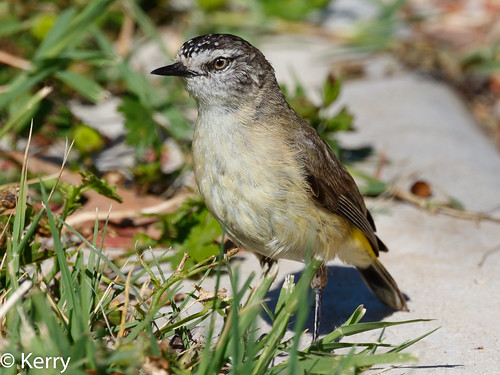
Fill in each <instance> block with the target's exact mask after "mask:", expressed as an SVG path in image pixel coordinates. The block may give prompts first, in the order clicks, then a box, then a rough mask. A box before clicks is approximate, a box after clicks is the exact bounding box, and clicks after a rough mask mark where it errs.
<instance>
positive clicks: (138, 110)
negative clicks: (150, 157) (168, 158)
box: [118, 96, 161, 155]
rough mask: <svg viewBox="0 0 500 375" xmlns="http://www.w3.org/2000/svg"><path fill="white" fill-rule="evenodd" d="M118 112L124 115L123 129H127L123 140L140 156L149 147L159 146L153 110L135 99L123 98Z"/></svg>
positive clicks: (158, 134) (157, 128)
mask: <svg viewBox="0 0 500 375" xmlns="http://www.w3.org/2000/svg"><path fill="white" fill-rule="evenodd" d="M118 111H120V112H121V113H123V114H124V115H125V127H126V128H127V129H128V133H127V135H126V138H125V140H126V141H127V143H128V144H129V145H131V146H134V148H135V150H136V152H137V153H138V154H139V155H142V154H143V153H144V151H146V149H147V148H149V147H154V148H156V149H157V148H159V147H160V145H161V140H160V133H159V126H158V124H157V123H156V122H155V121H154V120H153V110H152V109H151V108H150V107H147V106H146V105H144V104H142V102H141V101H140V100H138V99H137V98H136V97H132V96H127V97H125V98H123V102H122V105H120V106H119V107H118Z"/></svg>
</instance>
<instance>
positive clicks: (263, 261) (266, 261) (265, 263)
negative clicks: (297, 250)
mask: <svg viewBox="0 0 500 375" xmlns="http://www.w3.org/2000/svg"><path fill="white" fill-rule="evenodd" d="M255 255H256V256H257V258H259V262H260V266H261V267H262V271H264V273H267V272H269V270H270V269H271V266H272V265H273V264H274V263H276V260H275V259H271V258H268V257H265V256H263V255H260V254H255Z"/></svg>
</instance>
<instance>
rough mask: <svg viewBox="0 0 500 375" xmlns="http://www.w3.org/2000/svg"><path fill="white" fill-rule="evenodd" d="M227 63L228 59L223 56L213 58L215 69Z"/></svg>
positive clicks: (219, 68)
mask: <svg viewBox="0 0 500 375" xmlns="http://www.w3.org/2000/svg"><path fill="white" fill-rule="evenodd" d="M227 64H228V60H227V59H226V58H225V57H217V58H216V59H215V60H214V68H215V69H217V70H222V69H224V68H225V67H226V66H227Z"/></svg>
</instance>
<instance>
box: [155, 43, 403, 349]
mask: <svg viewBox="0 0 500 375" xmlns="http://www.w3.org/2000/svg"><path fill="white" fill-rule="evenodd" d="M151 74H155V75H161V76H178V77H181V78H182V79H183V80H184V81H185V85H186V89H187V91H188V92H189V94H190V95H191V96H192V97H193V98H194V99H195V101H196V102H197V107H198V117H197V120H196V124H195V129H194V135H193V142H192V155H193V169H194V175H195V180H196V183H197V186H198V189H199V191H200V193H201V195H202V197H203V199H204V201H205V204H206V206H207V208H208V210H209V211H210V212H211V213H212V215H213V216H214V217H215V218H216V219H217V220H218V221H219V223H220V224H221V225H223V226H224V228H225V231H226V234H227V235H228V237H229V238H230V239H231V240H232V241H233V242H234V243H235V244H236V245H237V246H238V247H240V248H244V249H246V250H248V251H251V252H254V253H256V254H257V255H258V256H259V257H260V259H261V263H263V264H266V262H268V263H273V262H275V261H277V260H278V259H290V260H295V261H299V262H306V261H307V259H306V254H307V253H308V249H310V251H309V252H311V251H312V255H313V256H314V257H315V258H317V259H319V260H320V261H321V262H322V263H321V266H320V267H319V268H318V270H317V272H316V275H315V276H314V278H313V280H312V282H311V288H312V289H313V291H314V295H315V298H314V321H313V332H312V339H313V341H316V340H317V339H318V337H319V327H320V312H321V304H322V296H323V290H324V288H325V285H326V284H327V279H328V278H327V272H326V263H327V262H328V261H330V260H332V259H334V258H335V257H338V258H339V259H340V260H341V261H343V262H344V263H347V264H350V265H353V266H355V267H356V268H357V269H358V270H359V272H360V274H361V276H362V278H363V279H364V281H365V282H366V284H367V285H368V287H369V288H370V289H371V290H372V292H373V293H374V294H375V295H376V296H377V297H378V299H379V300H380V301H381V302H383V303H384V304H386V305H388V306H390V307H392V308H394V309H396V310H408V308H407V305H406V301H405V298H404V297H403V295H402V293H401V291H400V290H399V288H398V286H397V284H396V282H395V281H394V279H393V278H392V276H391V275H390V274H389V272H388V271H387V270H386V269H385V267H384V266H383V265H382V263H381V262H380V260H379V259H378V256H379V252H380V251H388V249H387V247H386V246H385V244H384V243H383V242H382V241H381V240H380V239H379V238H378V237H377V235H376V234H375V231H376V227H375V222H374V220H373V218H372V215H371V214H370V212H369V211H368V209H367V208H366V205H365V203H364V200H363V197H362V196H361V193H360V191H359V189H358V187H357V185H356V183H355V181H354V179H353V178H352V176H351V175H350V174H349V172H348V171H347V170H346V168H345V167H344V166H343V165H342V164H341V162H340V161H339V159H338V158H337V157H336V155H335V154H334V152H333V151H332V149H331V148H330V146H329V145H328V143H327V142H326V141H325V140H324V139H323V138H322V137H321V136H320V135H319V134H318V132H317V131H316V130H315V129H314V128H313V127H312V126H311V125H310V124H309V123H308V122H307V121H306V120H304V119H303V118H302V117H300V116H299V115H298V114H297V113H296V112H295V111H294V110H293V109H292V108H291V107H290V105H289V104H288V103H287V101H286V98H285V95H284V93H283V91H282V90H281V88H280V86H279V84H278V82H277V79H276V76H275V71H274V68H273V66H272V65H271V63H270V62H269V61H268V60H267V59H266V57H265V56H264V55H263V53H262V52H261V51H260V50H259V49H258V48H256V47H254V46H253V45H252V44H250V43H249V42H248V41H246V40H244V39H243V38H241V37H239V36H236V35H232V34H207V35H201V36H197V37H194V38H192V39H190V40H188V41H186V42H185V43H184V44H183V45H182V46H181V47H180V49H179V51H178V53H177V55H176V56H175V58H174V61H173V63H172V64H170V65H166V66H163V67H160V68H157V69H155V70H153V71H152V72H151Z"/></svg>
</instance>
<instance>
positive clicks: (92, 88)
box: [55, 70, 108, 103]
mask: <svg viewBox="0 0 500 375" xmlns="http://www.w3.org/2000/svg"><path fill="white" fill-rule="evenodd" d="M55 75H56V77H57V78H58V79H60V80H61V81H63V82H64V83H65V84H67V85H68V86H70V87H72V88H73V89H75V90H76V91H78V92H79V93H80V94H82V95H83V96H85V97H86V98H87V99H88V100H90V101H91V102H93V103H98V102H100V101H101V100H103V99H104V98H106V96H107V95H108V94H107V92H106V90H104V88H103V87H102V86H101V85H99V84H98V83H97V82H96V81H94V80H92V79H90V78H88V77H85V76H83V75H81V74H78V73H74V72H72V71H69V70H63V71H60V72H56V74H55Z"/></svg>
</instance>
